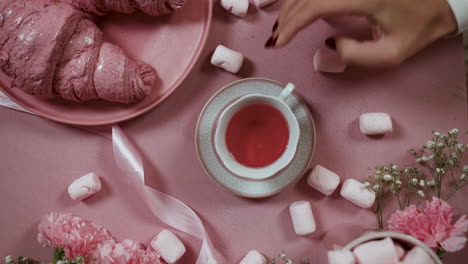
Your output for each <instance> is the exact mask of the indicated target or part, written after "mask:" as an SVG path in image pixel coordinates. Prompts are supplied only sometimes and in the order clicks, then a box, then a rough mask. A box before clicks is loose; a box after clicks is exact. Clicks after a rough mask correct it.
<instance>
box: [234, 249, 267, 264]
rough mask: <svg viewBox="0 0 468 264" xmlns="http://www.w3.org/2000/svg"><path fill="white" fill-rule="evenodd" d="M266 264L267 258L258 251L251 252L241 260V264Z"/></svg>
mask: <svg viewBox="0 0 468 264" xmlns="http://www.w3.org/2000/svg"><path fill="white" fill-rule="evenodd" d="M264 263H266V258H265V257H264V256H263V255H262V253H260V252H258V251H257V250H251V251H249V253H247V255H245V257H244V258H243V259H242V260H241V262H240V263H239V264H264Z"/></svg>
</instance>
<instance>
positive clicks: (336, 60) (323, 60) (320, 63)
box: [314, 47, 346, 73]
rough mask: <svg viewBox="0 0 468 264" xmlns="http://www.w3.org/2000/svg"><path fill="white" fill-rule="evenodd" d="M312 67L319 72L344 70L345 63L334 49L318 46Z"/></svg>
mask: <svg viewBox="0 0 468 264" xmlns="http://www.w3.org/2000/svg"><path fill="white" fill-rule="evenodd" d="M314 69H315V71H319V72H332V73H338V72H344V71H345V69H346V63H344V62H343V60H342V59H341V57H340V55H339V54H338V52H336V51H335V50H333V49H331V48H329V47H320V48H319V49H318V50H317V51H316V52H315V55H314Z"/></svg>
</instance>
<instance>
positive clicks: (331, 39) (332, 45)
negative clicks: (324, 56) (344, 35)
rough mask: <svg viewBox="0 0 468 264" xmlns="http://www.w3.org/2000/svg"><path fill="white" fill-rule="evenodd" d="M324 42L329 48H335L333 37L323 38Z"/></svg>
mask: <svg viewBox="0 0 468 264" xmlns="http://www.w3.org/2000/svg"><path fill="white" fill-rule="evenodd" d="M325 44H326V45H327V46H328V47H329V48H330V49H333V50H336V41H335V39H334V38H327V39H326V40H325Z"/></svg>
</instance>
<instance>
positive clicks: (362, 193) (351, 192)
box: [340, 179, 375, 208]
mask: <svg viewBox="0 0 468 264" xmlns="http://www.w3.org/2000/svg"><path fill="white" fill-rule="evenodd" d="M340 194H341V196H343V198H345V199H346V200H348V201H350V202H352V203H353V204H355V205H357V206H359V207H361V208H371V207H372V205H373V204H374V201H375V193H374V192H372V191H370V190H368V189H366V188H365V187H364V184H362V183H360V182H358V181H356V180H354V179H347V180H346V181H344V182H343V187H341V192H340Z"/></svg>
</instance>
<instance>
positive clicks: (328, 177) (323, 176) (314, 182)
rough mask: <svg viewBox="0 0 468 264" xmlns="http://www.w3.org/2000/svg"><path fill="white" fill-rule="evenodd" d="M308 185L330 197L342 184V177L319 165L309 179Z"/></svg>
mask: <svg viewBox="0 0 468 264" xmlns="http://www.w3.org/2000/svg"><path fill="white" fill-rule="evenodd" d="M307 184H309V185H310V186H311V187H312V188H314V189H316V190H317V191H319V192H321V193H323V194H325V195H327V196H328V195H330V194H332V193H333V192H334V191H335V190H336V187H338V184H340V176H338V175H336V174H335V173H334V172H332V171H330V170H328V169H326V168H324V167H322V166H320V165H317V166H315V168H314V169H313V170H312V172H311V173H310V175H309V177H307Z"/></svg>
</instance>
